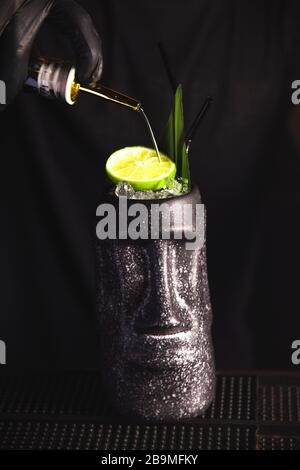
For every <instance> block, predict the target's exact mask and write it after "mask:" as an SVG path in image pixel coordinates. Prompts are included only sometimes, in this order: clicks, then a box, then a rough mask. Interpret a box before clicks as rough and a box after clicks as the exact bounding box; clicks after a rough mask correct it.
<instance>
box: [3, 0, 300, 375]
mask: <svg viewBox="0 0 300 470" xmlns="http://www.w3.org/2000/svg"><path fill="white" fill-rule="evenodd" d="M80 3H82V4H83V5H84V7H85V8H86V9H87V10H88V11H89V13H90V14H91V16H92V18H93V20H94V22H95V25H96V27H97V29H98V30H99V32H100V34H101V36H102V39H103V44H104V59H105V64H104V75H103V79H102V82H103V83H104V84H107V85H109V86H111V87H115V88H116V89H119V90H123V91H126V92H128V94H132V95H133V96H136V97H138V98H140V99H141V100H142V102H143V107H144V109H145V110H146V112H147V114H148V115H149V117H150V119H151V122H152V123H153V126H154V130H155V132H156V134H157V135H158V136H159V135H160V134H161V132H162V130H163V128H164V125H165V122H166V119H167V116H168V112H169V109H170V104H171V92H170V85H169V82H168V79H167V76H166V74H165V71H164V68H163V65H162V61H161V59H160V55H159V51H158V47H157V43H158V41H162V42H163V43H164V46H165V48H166V50H167V53H168V56H169V60H170V64H171V67H172V69H173V71H174V74H175V76H176V79H177V81H178V82H180V83H182V84H183V93H184V108H185V117H186V124H187V127H188V125H189V124H190V123H191V121H192V119H193V118H194V116H195V114H196V113H197V111H198V110H199V108H200V106H201V104H202V102H203V100H204V99H205V97H206V96H207V95H209V94H210V95H212V96H213V97H214V104H213V106H212V107H211V109H210V111H209V114H208V115H207V117H206V119H205V122H203V124H202V127H201V128H200V129H199V132H198V134H197V136H196V138H195V141H194V142H193V145H192V148H191V170H192V177H193V181H194V182H195V183H197V184H198V185H199V187H200V190H201V192H202V195H203V198H204V202H205V204H206V206H207V213H208V233H207V243H208V267H209V281H210V289H211V297H212V305H213V311H214V327H213V333H214V344H215V350H216V361H217V366H218V367H219V368H220V367H226V368H227V367H231V368H233V367H235V368H237V367H261V368H262V367H264V368H270V367H271V368H288V367H291V360H290V355H291V342H292V341H293V340H294V339H297V338H299V337H300V319H299V310H300V300H299V295H298V292H299V285H300V284H299V281H300V275H299V274H300V273H299V271H300V268H299V254H300V248H299V246H300V244H299V239H300V223H299V204H300V193H299V181H300V138H299V126H300V115H299V109H300V108H299V109H298V108H297V107H295V106H293V105H292V103H291V83H292V81H293V80H295V79H300V52H299V36H300V30H299V18H300V8H299V6H298V4H299V2H297V1H293V0H289V1H286V2H284V1H277V0H272V1H262V0H259V1H255V0H251V1H250V0H249V1H246V0H244V1H241V0H239V1H237V0H236V1H230V0H213V1H212V0H156V1H155V0H143V1H141V0H139V1H138V0H130V1H129V0H106V1H105V0H102V1H101V0H98V1H97V0H94V1H92V0H89V1H81V2H80ZM39 45H40V48H41V50H42V52H44V53H45V54H49V55H56V56H61V57H70V54H71V51H70V48H69V46H68V43H67V41H66V39H65V38H63V37H62V36H59V35H57V34H54V33H53V31H50V30H49V29H47V27H46V26H45V27H43V30H42V32H41V34H40V38H39ZM0 60H1V58H0ZM0 133H1V176H2V178H1V186H0V187H1V199H0V200H1V244H0V259H1V264H0V285H1V291H0V293H1V295H0V338H1V339H3V340H5V341H6V345H7V363H8V366H12V367H41V368H43V367H44V368H93V367H97V366H98V363H99V361H98V359H99V358H98V352H97V337H96V332H95V316H94V253H93V237H94V229H95V227H94V214H95V209H96V206H97V205H98V204H99V203H100V201H101V191H102V188H103V184H104V181H105V171H104V164H105V161H106V158H107V156H108V155H109V154H110V153H111V152H112V151H113V150H115V149H117V148H120V147H124V146H126V145H135V144H145V145H149V144H150V143H149V139H148V136H147V134H146V132H145V129H144V126H143V123H142V121H141V120H140V118H139V117H138V115H136V114H135V113H134V112H132V111H130V110H127V109H125V108H121V107H118V106H117V105H114V104H111V103H107V102H104V101H102V100H97V99H95V98H92V97H89V96H82V97H81V98H80V99H79V101H78V103H77V104H76V105H75V106H74V107H68V105H64V104H61V103H58V102H51V101H47V100H45V99H44V98H41V97H38V96H33V95H30V94H24V93H22V94H21V95H20V96H19V97H18V98H17V99H16V101H15V102H14V104H13V105H11V106H10V107H9V108H8V109H7V110H6V111H5V112H3V113H2V114H1V115H0ZM8 366H7V367H8Z"/></svg>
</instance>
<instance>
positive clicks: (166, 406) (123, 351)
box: [96, 187, 215, 420]
mask: <svg viewBox="0 0 300 470" xmlns="http://www.w3.org/2000/svg"><path fill="white" fill-rule="evenodd" d="M105 202H106V203H108V204H112V205H113V206H114V208H115V211H116V216H117V217H116V220H119V218H118V216H119V215H120V210H121V209H120V203H119V202H120V201H119V198H118V197H116V196H110V197H107V198H106V201H105ZM126 203H127V205H128V208H130V207H131V206H132V205H133V204H136V203H139V204H142V205H143V206H145V207H146V208H147V209H149V212H148V214H150V213H151V210H150V209H151V207H152V205H153V204H156V205H158V204H162V203H163V204H166V206H165V207H166V208H167V209H168V210H169V213H170V214H171V218H170V220H171V224H170V228H171V233H170V234H171V236H170V237H169V239H168V238H167V237H166V236H165V234H163V231H162V230H161V231H160V233H159V234H156V238H155V239H154V238H153V233H152V232H151V217H150V215H149V218H148V220H147V224H146V225H147V229H148V231H149V237H148V239H143V240H132V239H130V238H129V237H128V236H127V238H126V237H124V233H123V235H122V237H121V238H122V239H120V236H117V239H105V240H99V239H98V238H97V241H96V271H97V276H96V291H97V297H96V308H97V326H98V328H99V335H100V345H101V346H100V347H101V361H102V368H101V373H102V379H103V384H104V386H105V388H106V390H107V392H108V396H109V397H110V400H111V402H112V404H113V405H114V406H115V407H116V408H117V409H118V410H119V411H120V412H121V413H123V414H127V415H130V416H136V417H138V418H140V419H146V420H152V419H153V420H176V419H180V418H188V417H193V416H196V415H198V414H199V413H201V412H202V411H203V410H205V409H206V408H207V407H208V405H209V404H210V403H211V401H212V399H213V396H214V389H215V368H214V355H213V347H212V341H211V321H212V313H211V304H210V297H209V288H208V279H207V265H206V247H205V240H204V241H203V245H202V246H199V247H196V248H195V249H187V248H186V246H187V245H186V240H185V239H184V238H182V239H175V238H176V236H174V233H175V232H176V231H177V232H178V228H182V229H183V230H182V233H186V232H185V230H184V229H187V227H186V226H185V225H186V221H185V219H184V217H183V218H181V217H179V218H178V214H179V211H181V210H182V208H183V207H185V206H190V208H191V209H192V215H193V216H195V214H196V208H197V206H198V207H199V206H200V205H202V204H201V197H200V193H199V190H198V188H197V187H193V189H192V190H191V192H189V193H188V194H185V195H182V196H177V197H173V198H168V199H163V200H153V199H152V200H142V201H140V200H138V201H137V200H133V199H128V200H127V201H126ZM202 207H203V208H204V206H202ZM181 213H182V212H181ZM203 214H204V217H203V221H202V229H203V233H204V234H205V211H203ZM123 215H124V214H123ZM175 220H176V221H177V222H176V224H177V225H176V224H175ZM178 220H179V221H181V222H180V224H182V227H178ZM195 220H196V219H195V217H193V222H192V223H193V227H194V228H195ZM127 223H128V224H129V223H130V222H129V221H128V222H127ZM152 223H153V222H152ZM175 225H176V226H175ZM150 232H151V233H150ZM172 232H173V233H172ZM116 233H117V234H118V233H119V232H118V230H117V231H116ZM150 235H152V237H151V236H150ZM157 235H158V236H157ZM172 235H173V236H172Z"/></svg>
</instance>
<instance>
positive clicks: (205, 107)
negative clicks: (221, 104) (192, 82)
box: [185, 96, 213, 152]
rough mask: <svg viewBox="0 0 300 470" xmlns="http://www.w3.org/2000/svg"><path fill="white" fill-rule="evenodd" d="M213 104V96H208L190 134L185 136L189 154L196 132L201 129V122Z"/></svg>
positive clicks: (190, 129)
mask: <svg viewBox="0 0 300 470" xmlns="http://www.w3.org/2000/svg"><path fill="white" fill-rule="evenodd" d="M212 102H213V99H212V97H211V96H208V97H207V98H206V100H205V101H204V103H203V105H202V107H201V109H200V111H199V112H198V114H197V116H196V117H195V119H194V121H193V123H192V125H191V127H190V128H189V130H188V132H187V133H186V136H185V142H186V150H187V152H188V151H189V147H190V144H191V142H192V140H193V138H194V136H195V134H196V131H197V129H198V127H199V124H200V122H201V121H202V119H203V118H204V116H205V114H206V113H207V111H208V108H209V106H210V105H211V103H212Z"/></svg>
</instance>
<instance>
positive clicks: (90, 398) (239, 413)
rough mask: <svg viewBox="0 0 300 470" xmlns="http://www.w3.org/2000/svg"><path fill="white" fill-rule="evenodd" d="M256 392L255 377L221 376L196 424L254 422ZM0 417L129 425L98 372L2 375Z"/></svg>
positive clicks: (0, 381)
mask: <svg viewBox="0 0 300 470" xmlns="http://www.w3.org/2000/svg"><path fill="white" fill-rule="evenodd" d="M255 390H256V380H255V377H248V376H247V377H244V376H229V375H228V376H226V375H222V376H218V378H217V387H216V395H215V400H214V402H213V403H212V405H211V406H210V407H209V408H208V409H207V410H206V412H205V413H204V414H203V415H201V416H199V417H198V418H196V420H203V419H206V420H207V419H208V420H222V421H223V420H238V421H240V420H253V419H254V417H255ZM1 413H5V414H26V415H34V416H36V415H43V416H46V415H50V416H53V415H56V416H98V417H99V418H101V419H102V420H103V421H104V422H114V421H119V420H122V421H123V420H124V419H125V421H127V419H126V418H123V417H121V416H119V415H117V414H116V413H115V411H114V410H113V408H112V407H111V405H110V404H109V402H108V400H107V399H106V397H105V395H104V393H103V391H102V388H101V382H100V379H99V374H98V373H97V372H86V373H60V374H59V373H55V374H33V373H32V374H28V373H27V374H22V375H18V376H16V375H14V374H3V375H2V374H0V414H1ZM194 421H195V419H193V422H194Z"/></svg>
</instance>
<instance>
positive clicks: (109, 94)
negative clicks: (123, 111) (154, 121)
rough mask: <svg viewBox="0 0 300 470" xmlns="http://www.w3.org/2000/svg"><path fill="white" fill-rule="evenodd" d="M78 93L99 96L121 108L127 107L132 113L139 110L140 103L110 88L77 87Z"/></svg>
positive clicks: (96, 86) (98, 85)
mask: <svg viewBox="0 0 300 470" xmlns="http://www.w3.org/2000/svg"><path fill="white" fill-rule="evenodd" d="M77 86H78V91H77V92H79V91H84V92H86V93H90V94H92V95H96V96H99V97H100V98H104V99H106V100H109V101H113V102H115V103H118V104H120V105H123V106H127V107H129V108H131V109H133V110H134V111H139V110H140V108H141V102H140V101H138V100H136V99H135V98H131V97H130V96H127V95H124V94H123V93H119V92H118V91H115V90H112V89H111V88H107V87H105V86H103V85H100V84H98V83H97V84H95V85H79V84H78V85H77Z"/></svg>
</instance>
